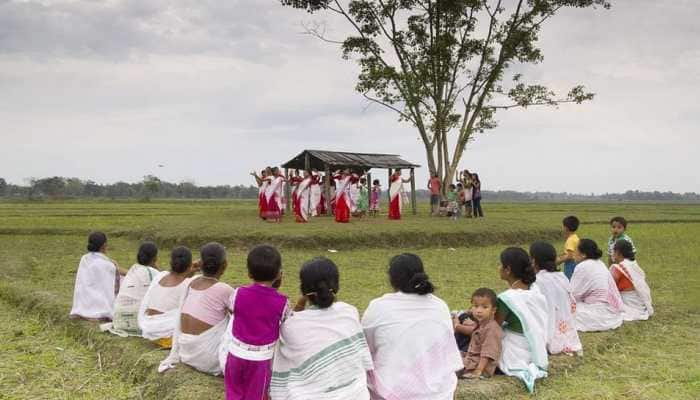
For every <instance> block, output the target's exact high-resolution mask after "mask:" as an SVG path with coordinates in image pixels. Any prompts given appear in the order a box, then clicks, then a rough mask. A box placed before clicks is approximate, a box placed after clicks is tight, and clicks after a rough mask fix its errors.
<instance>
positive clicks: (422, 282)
mask: <svg viewBox="0 0 700 400" xmlns="http://www.w3.org/2000/svg"><path fill="white" fill-rule="evenodd" d="M408 284H409V286H410V287H411V289H413V293H416V294H421V295H425V294H429V293H433V291H434V290H435V287H434V286H433V284H432V282H430V280H428V275H426V274H425V273H424V272H418V273H416V274H415V275H413V277H411V279H410V280H409V281H408Z"/></svg>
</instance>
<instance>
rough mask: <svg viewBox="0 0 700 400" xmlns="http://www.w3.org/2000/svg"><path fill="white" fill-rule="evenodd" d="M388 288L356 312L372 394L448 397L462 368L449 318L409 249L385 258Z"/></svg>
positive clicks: (444, 399)
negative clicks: (369, 361) (367, 358)
mask: <svg viewBox="0 0 700 400" xmlns="http://www.w3.org/2000/svg"><path fill="white" fill-rule="evenodd" d="M389 281H390V283H391V286H392V287H393V288H394V290H395V292H394V293H389V294H385V295H384V296H382V297H380V298H378V299H374V300H372V301H371V302H370V304H369V307H367V310H366V311H365V314H364V316H363V317H362V326H363V328H364V331H365V336H366V337H367V344H368V345H369V349H370V351H371V353H372V359H373V360H374V371H372V372H370V374H369V389H370V392H371V393H372V399H377V400H380V399H386V400H389V399H392V400H393V399H431V400H452V398H453V397H454V392H455V389H456V387H457V375H456V374H455V372H457V371H460V370H462V369H463V368H464V365H463V363H462V357H461V355H460V353H459V349H457V344H456V343H455V338H454V334H453V325H452V317H451V316H450V310H449V309H448V308H447V305H446V304H445V302H444V301H442V300H441V299H439V298H438V297H436V296H434V295H433V294H432V293H433V291H434V290H435V289H434V287H433V284H432V283H431V282H430V280H428V276H427V275H426V274H425V271H424V269H423V262H422V261H421V259H420V258H419V257H418V256H416V255H414V254H401V255H398V256H396V257H394V258H392V259H391V262H390V264H389Z"/></svg>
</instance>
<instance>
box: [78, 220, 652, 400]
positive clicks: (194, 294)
mask: <svg viewBox="0 0 700 400" xmlns="http://www.w3.org/2000/svg"><path fill="white" fill-rule="evenodd" d="M612 248H613V251H612V255H611V259H612V261H613V262H614V264H613V265H612V266H611V267H610V269H608V268H607V267H606V266H605V264H604V263H603V262H602V261H601V260H600V259H601V257H602V255H603V254H602V251H601V250H600V249H599V248H598V246H597V244H596V243H595V242H594V241H593V240H590V239H581V240H580V241H578V243H577V246H576V248H575V251H574V253H573V256H572V257H573V259H575V261H576V266H575V268H574V269H573V272H572V276H571V281H569V280H568V279H567V277H566V275H565V274H564V273H563V272H560V271H559V270H558V267H557V264H558V263H561V256H557V252H556V250H555V249H554V247H553V246H552V245H551V244H549V243H547V242H542V241H539V242H535V243H533V244H532V245H531V246H530V249H529V253H528V252H526V251H525V250H523V249H521V248H518V247H509V248H507V249H505V250H503V251H502V252H501V254H500V266H499V268H498V271H497V273H498V276H499V277H500V279H502V280H503V281H505V282H506V283H507V285H508V289H506V290H505V291H503V292H501V293H499V294H496V293H495V292H494V291H493V290H491V289H489V288H479V289H477V290H476V291H475V292H474V293H473V294H472V296H471V308H470V309H469V310H468V311H466V312H453V313H451V312H450V311H449V308H448V306H447V304H446V303H445V302H444V301H443V300H442V299H440V298H439V297H437V296H436V295H435V291H436V288H435V286H434V285H433V283H432V282H431V281H430V279H429V277H428V275H427V273H426V271H425V268H424V265H423V262H422V260H421V259H420V257H418V256H417V255H415V254H409V253H404V254H400V255H397V256H395V257H393V258H392V259H391V260H390V262H389V265H388V269H387V280H388V282H389V284H390V286H391V288H392V291H391V292H390V293H386V294H384V295H382V296H380V297H378V298H376V299H374V300H372V301H371V302H370V304H369V306H368V307H367V309H366V310H365V312H364V314H363V315H362V316H360V313H359V312H358V310H357V308H355V307H354V306H352V305H350V304H347V303H344V302H342V301H339V300H338V298H337V296H338V293H339V291H340V288H341V277H340V273H339V270H338V267H337V266H336V265H335V264H334V262H333V261H331V260H329V259H327V258H315V259H312V260H309V261H307V262H305V263H304V264H303V265H302V267H301V269H300V271H299V282H300V287H299V289H300V293H299V297H298V299H297V301H296V302H295V303H294V305H293V306H292V303H290V302H289V300H288V298H287V297H286V296H285V295H283V294H281V293H279V291H278V289H279V287H280V285H281V283H282V279H283V274H282V258H281V255H280V254H279V252H278V251H277V250H276V249H275V248H274V247H271V246H267V245H262V246H257V247H255V248H253V249H252V250H251V251H250V252H249V254H248V257H247V272H248V277H249V278H250V279H251V283H250V284H249V285H244V286H240V287H237V288H233V287H231V286H230V285H228V284H227V283H224V282H222V281H221V280H220V279H221V276H222V275H223V274H224V272H225V271H226V269H227V266H228V256H227V252H226V249H225V248H224V246H222V245H221V244H219V243H208V244H205V245H204V246H202V248H201V249H200V260H198V261H195V262H193V256H192V253H191V251H190V250H189V249H187V248H186V247H182V246H179V247H175V248H173V249H172V251H171V254H170V270H169V271H158V266H159V263H158V248H157V247H156V245H155V244H153V243H150V242H145V243H143V244H141V246H140V247H139V249H138V254H137V257H136V258H137V263H136V264H134V265H133V266H132V267H131V268H130V269H129V270H128V271H125V270H122V269H121V268H119V267H118V265H117V264H116V262H114V261H113V260H111V259H110V258H109V257H107V255H106V253H107V249H108V247H107V237H106V235H104V234H103V233H100V232H95V233H92V234H90V236H89V238H88V253H87V254H86V255H84V256H83V257H82V258H81V260H80V264H79V267H78V271H77V276H76V284H75V293H74V299H73V307H72V309H71V313H70V315H71V317H74V318H84V319H89V320H93V321H102V322H104V321H110V320H111V321H112V322H111V323H108V324H103V325H102V326H101V327H104V328H105V330H109V331H110V332H112V333H115V334H117V335H120V336H142V337H144V338H146V339H148V340H151V341H153V342H154V343H155V344H156V345H158V346H161V347H164V348H170V353H169V354H168V356H167V357H166V358H165V360H163V362H161V363H160V365H159V368H158V369H159V371H160V372H163V371H166V370H168V369H171V368H174V367H175V366H176V365H177V364H178V363H184V364H187V365H190V366H192V367H193V368H195V369H197V370H199V371H202V372H205V373H208V374H212V375H223V376H224V387H225V393H226V398H227V399H250V398H258V397H260V396H269V398H271V399H273V400H274V399H308V398H326V399H348V398H353V399H370V398H371V399H404V398H426V399H427V398H430V399H436V400H441V399H445V400H447V399H452V398H453V397H454V393H455V390H456V387H457V382H458V379H460V378H466V379H475V378H482V379H483V378H489V377H492V376H493V375H494V374H497V373H502V374H505V375H509V376H513V377H516V378H518V379H520V380H522V382H523V383H524V384H525V387H526V388H527V389H528V391H530V392H532V391H533V390H534V386H535V381H536V380H537V379H540V378H544V377H546V376H547V373H548V364H549V355H553V354H560V353H565V354H581V353H582V350H583V348H582V345H581V340H580V338H579V335H578V332H581V331H584V332H585V331H601V330H609V329H615V328H617V327H619V326H620V325H621V324H622V323H623V321H632V320H643V319H648V318H649V316H651V315H652V314H653V308H652V305H651V294H650V290H649V286H648V285H647V283H646V280H645V279H646V278H645V275H644V271H643V270H642V269H641V268H640V267H639V265H638V264H637V262H636V257H635V249H634V247H633V246H632V245H631V242H630V241H627V240H618V241H616V242H615V243H613V246H612ZM494 273H496V271H494ZM120 276H124V277H123V278H121V279H120ZM407 349H410V351H406V350H407ZM261 394H262V395H261ZM256 396H257V397H256ZM260 398H262V397H260Z"/></svg>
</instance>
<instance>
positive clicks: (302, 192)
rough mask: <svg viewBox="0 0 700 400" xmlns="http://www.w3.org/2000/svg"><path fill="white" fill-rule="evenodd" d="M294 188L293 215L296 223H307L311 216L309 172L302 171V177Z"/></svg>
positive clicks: (310, 178) (310, 177)
mask: <svg viewBox="0 0 700 400" xmlns="http://www.w3.org/2000/svg"><path fill="white" fill-rule="evenodd" d="M300 179H301V181H300V182H299V184H298V185H297V188H296V196H295V197H296V199H295V202H296V204H295V206H294V215H295V217H296V221H297V222H302V223H303V222H309V215H310V214H311V182H312V181H313V178H312V176H311V173H310V172H309V171H304V177H303V178H301V177H300Z"/></svg>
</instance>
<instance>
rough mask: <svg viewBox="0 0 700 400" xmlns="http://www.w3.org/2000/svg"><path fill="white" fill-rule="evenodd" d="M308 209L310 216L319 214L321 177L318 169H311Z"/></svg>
mask: <svg viewBox="0 0 700 400" xmlns="http://www.w3.org/2000/svg"><path fill="white" fill-rule="evenodd" d="M309 195H310V199H309V201H310V203H311V205H310V209H311V216H312V217H315V216H317V215H320V214H321V197H322V195H321V177H320V176H319V174H318V171H316V170H315V169H313V170H311V183H310V193H309Z"/></svg>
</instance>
